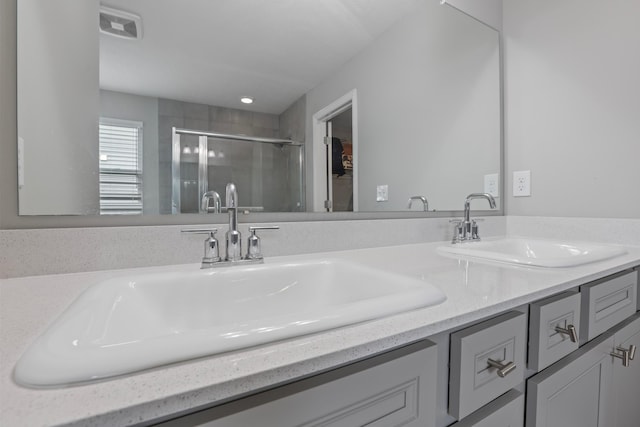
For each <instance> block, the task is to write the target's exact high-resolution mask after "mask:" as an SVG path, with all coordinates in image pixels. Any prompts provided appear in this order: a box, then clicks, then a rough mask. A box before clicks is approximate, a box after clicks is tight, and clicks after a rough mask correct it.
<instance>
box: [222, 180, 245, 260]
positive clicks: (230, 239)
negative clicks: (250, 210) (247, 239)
mask: <svg viewBox="0 0 640 427" xmlns="http://www.w3.org/2000/svg"><path fill="white" fill-rule="evenodd" d="M226 192H227V195H226V205H227V212H229V230H227V234H226V238H227V257H226V258H225V259H226V260H227V261H232V262H235V261H239V260H240V259H242V235H241V234H240V231H238V190H236V185H235V184H234V183H233V182H230V183H228V184H227V191H226Z"/></svg>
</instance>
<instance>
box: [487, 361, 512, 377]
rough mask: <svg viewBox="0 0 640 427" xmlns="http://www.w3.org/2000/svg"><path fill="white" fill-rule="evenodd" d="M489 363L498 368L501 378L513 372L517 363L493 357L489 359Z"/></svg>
mask: <svg viewBox="0 0 640 427" xmlns="http://www.w3.org/2000/svg"><path fill="white" fill-rule="evenodd" d="M487 363H488V364H489V366H491V367H492V368H496V369H497V370H498V372H497V373H498V376H499V377H500V378H504V377H506V376H507V375H509V374H510V373H511V372H513V371H514V370H515V369H516V364H515V363H513V362H508V363H503V362H500V361H497V360H493V359H487Z"/></svg>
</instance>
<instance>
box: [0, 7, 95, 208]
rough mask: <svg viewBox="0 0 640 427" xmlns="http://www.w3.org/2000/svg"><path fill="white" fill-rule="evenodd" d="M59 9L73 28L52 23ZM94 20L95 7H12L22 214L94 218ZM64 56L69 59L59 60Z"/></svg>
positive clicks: (55, 22) (54, 21)
mask: <svg viewBox="0 0 640 427" xmlns="http://www.w3.org/2000/svg"><path fill="white" fill-rule="evenodd" d="M60 8H63V9H65V10H66V13H67V15H68V22H73V25H61V24H60V22H58V21H56V20H52V19H51V16H53V15H55V12H56V11H57V10H58V9H60ZM97 15H98V1H85V2H81V3H78V2H76V1H74V0H60V1H56V2H50V1H47V0H21V1H20V2H19V5H18V16H19V17H20V22H19V25H18V43H19V46H20V47H19V52H20V53H21V54H19V55H18V76H19V77H18V92H19V93H20V94H21V96H20V102H19V103H18V117H19V120H18V137H20V138H22V139H23V140H24V171H25V172H24V186H23V187H22V188H20V191H19V201H20V212H21V213H22V214H23V215H37V214H72V215H87V214H95V213H97V212H98V211H99V191H98V179H99V175H98V44H99V43H98V40H99V39H98V33H97V31H95V25H96V18H95V17H96V16H97ZM3 26H4V25H3ZM87 34H93V37H88V36H87ZM69 51H71V52H73V55H68V54H66V53H67V52H69ZM5 67H6V66H5V65H3V68H5ZM51 80H55V82H56V83H55V85H53V84H51Z"/></svg>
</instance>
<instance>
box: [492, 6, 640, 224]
mask: <svg viewBox="0 0 640 427" xmlns="http://www.w3.org/2000/svg"><path fill="white" fill-rule="evenodd" d="M638 17H640V2H638V1H629V0H609V1H599V0H563V1H554V0H509V1H505V2H504V31H505V33H504V36H505V39H504V43H505V57H506V64H505V65H506V119H507V120H506V123H507V130H506V138H507V160H506V162H507V171H508V175H507V178H508V180H507V194H508V195H509V197H508V200H507V213H508V214H509V215H535V216H577V217H618V218H640V80H639V79H640V24H639V23H638ZM519 170H531V197H521V198H514V197H512V196H511V185H512V182H511V177H512V172H513V171H519Z"/></svg>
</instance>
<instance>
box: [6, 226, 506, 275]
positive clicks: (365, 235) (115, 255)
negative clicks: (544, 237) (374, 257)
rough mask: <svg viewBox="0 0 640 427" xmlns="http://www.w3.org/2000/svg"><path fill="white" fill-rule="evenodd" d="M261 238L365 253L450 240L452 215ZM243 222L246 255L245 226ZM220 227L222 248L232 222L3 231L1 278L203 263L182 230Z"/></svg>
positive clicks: (289, 247)
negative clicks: (225, 234) (227, 223)
mask: <svg viewBox="0 0 640 427" xmlns="http://www.w3.org/2000/svg"><path fill="white" fill-rule="evenodd" d="M275 224H276V225H278V226H280V230H276V231H267V232H264V233H262V234H261V238H262V252H263V253H264V256H265V257H266V258H268V257H270V256H280V255H293V254H301V253H314V252H327V251H338V250H346V249H362V248H372V247H379V246H392V245H400V244H409V243H424V242H437V241H447V240H450V239H451V237H452V233H453V226H452V225H451V224H450V222H449V218H419V219H385V220H355V221H311V222H282V223H275ZM249 225H252V224H247V223H244V224H240V231H241V232H242V236H243V250H246V238H247V237H248V236H249V233H248V230H247V227H248V226H249ZM207 227H209V228H213V227H218V229H219V231H218V235H217V237H218V239H219V240H220V242H221V247H222V248H224V233H225V232H226V228H227V225H226V224H224V225H219V224H202V225H188V226H186V225H184V226H182V225H179V226H176V225H170V226H142V227H140V226H138V227H94V228H52V229H28V230H0V278H9V277H24V276H35V275H43V274H60V273H75V272H85V271H99V270H110V269H122V268H135V267H149V266H160V265H174V264H188V263H198V262H200V259H201V257H202V253H203V242H204V238H205V236H202V235H197V234H196V235H186V234H183V233H181V232H180V230H182V229H189V228H191V229H195V228H207ZM505 230H506V220H505V217H504V216H490V217H485V218H484V221H483V222H482V223H481V224H480V235H481V236H482V237H490V236H501V235H504V234H505Z"/></svg>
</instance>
